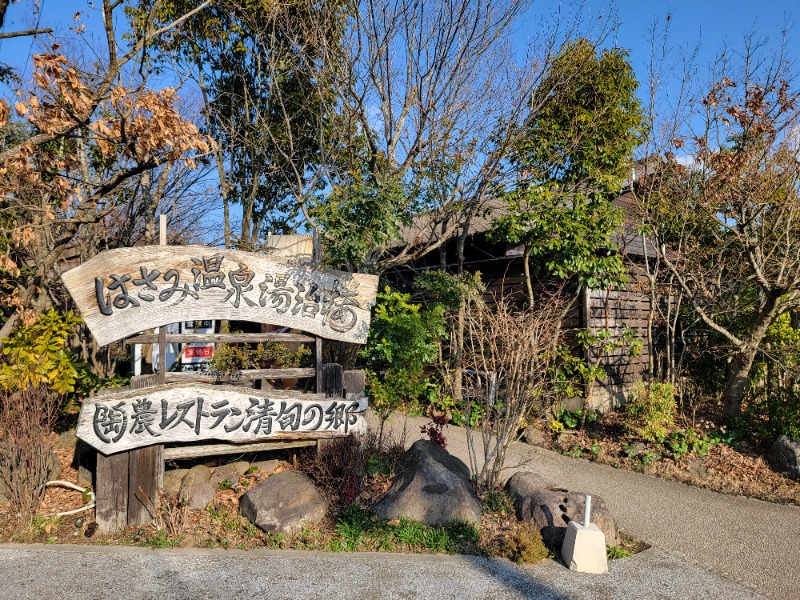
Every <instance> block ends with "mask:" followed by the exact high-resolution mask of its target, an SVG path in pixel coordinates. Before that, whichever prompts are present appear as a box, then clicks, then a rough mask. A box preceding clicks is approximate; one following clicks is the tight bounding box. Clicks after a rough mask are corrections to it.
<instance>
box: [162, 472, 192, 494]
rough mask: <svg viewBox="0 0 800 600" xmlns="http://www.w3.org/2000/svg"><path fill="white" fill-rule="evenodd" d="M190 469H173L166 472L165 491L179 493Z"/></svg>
mask: <svg viewBox="0 0 800 600" xmlns="http://www.w3.org/2000/svg"><path fill="white" fill-rule="evenodd" d="M188 472H189V469H172V470H170V471H165V472H164V488H163V489H164V492H165V493H167V494H177V493H178V492H179V491H180V489H181V484H182V482H183V479H184V477H186V474H187V473H188Z"/></svg>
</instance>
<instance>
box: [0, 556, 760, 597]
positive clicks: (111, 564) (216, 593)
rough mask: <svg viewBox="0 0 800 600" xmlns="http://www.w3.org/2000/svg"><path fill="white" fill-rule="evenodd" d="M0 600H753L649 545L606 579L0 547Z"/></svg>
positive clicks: (444, 565)
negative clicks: (704, 599) (240, 599)
mask: <svg viewBox="0 0 800 600" xmlns="http://www.w3.org/2000/svg"><path fill="white" fill-rule="evenodd" d="M0 574H2V575H3V585H2V586H0V600H20V599H21V598H36V599H37V600H60V599H62V598H91V599H92V600H116V599H120V600H151V599H153V600H154V599H158V600H184V599H185V600H195V599H202V600H216V599H220V600H229V599H230V598H269V599H270V600H280V599H290V598H297V599H302V600H315V599H319V600H331V599H332V598H336V599H337V600H350V599H352V600H390V599H398V598H406V599H411V598H424V599H425V600H440V599H441V600H444V599H448V600H450V599H452V600H469V599H473V598H474V599H476V600H477V599H480V600H485V599H488V598H491V599H492V600H507V599H515V600H516V599H520V598H535V599H537V600H664V599H674V600H687V599H694V598H724V599H725V600H753V599H758V598H763V597H762V596H758V595H756V594H754V593H752V592H751V591H750V590H748V589H745V588H743V587H742V586H739V585H736V584H734V583H731V582H730V581H727V580H725V579H723V578H721V577H718V576H716V575H713V574H711V573H708V572H705V571H703V570H701V569H699V568H697V567H694V566H692V565H687V564H686V562H685V561H682V560H680V559H678V558H675V557H674V556H671V555H669V554H667V553H665V552H663V551H660V550H658V549H655V548H652V549H650V550H646V551H645V552H642V553H640V554H637V555H636V556H632V557H630V558H624V559H620V560H616V561H612V563H611V565H610V566H609V573H608V575H583V574H579V573H573V572H570V571H569V570H568V569H566V568H564V567H563V566H561V565H559V564H557V563H555V562H554V561H551V560H550V561H544V562H543V563H541V564H538V565H533V566H527V567H517V566H515V565H513V564H512V563H510V562H508V561H506V560H493V559H485V558H476V557H469V556H430V555H419V554H405V555H404V554H388V553H376V554H370V553H361V552H359V553H341V554H326V553H316V552H293V551H284V552H277V551H261V550H252V551H249V552H242V551H236V550H229V551H225V550H198V549H191V550H146V549H143V548H124V547H91V546H88V547H87V546H43V545H36V546H14V545H13V544H9V545H4V546H0Z"/></svg>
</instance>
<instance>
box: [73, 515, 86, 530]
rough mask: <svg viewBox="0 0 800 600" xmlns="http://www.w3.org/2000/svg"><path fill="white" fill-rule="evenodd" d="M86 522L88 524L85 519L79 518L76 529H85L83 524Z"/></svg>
mask: <svg viewBox="0 0 800 600" xmlns="http://www.w3.org/2000/svg"><path fill="white" fill-rule="evenodd" d="M85 522H86V519H84V518H83V517H78V518H77V519H75V527H76V529H80V528H81V527H83V524H84V523H85Z"/></svg>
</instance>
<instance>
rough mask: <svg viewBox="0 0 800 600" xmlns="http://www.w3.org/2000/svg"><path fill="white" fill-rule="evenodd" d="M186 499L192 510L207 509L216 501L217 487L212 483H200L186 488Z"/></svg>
mask: <svg viewBox="0 0 800 600" xmlns="http://www.w3.org/2000/svg"><path fill="white" fill-rule="evenodd" d="M185 494H186V496H185V497H186V501H187V504H188V506H189V508H190V509H192V510H205V508H206V507H207V506H208V505H209V504H211V503H212V502H213V501H214V496H216V494H217V488H215V487H214V486H213V485H211V484H210V483H198V484H196V485H193V486H191V487H190V488H188V489H186V490H185Z"/></svg>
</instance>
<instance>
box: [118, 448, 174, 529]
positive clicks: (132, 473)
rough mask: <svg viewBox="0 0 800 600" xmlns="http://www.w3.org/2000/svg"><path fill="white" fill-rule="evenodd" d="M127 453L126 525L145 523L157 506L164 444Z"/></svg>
mask: <svg viewBox="0 0 800 600" xmlns="http://www.w3.org/2000/svg"><path fill="white" fill-rule="evenodd" d="M122 454H127V455H128V527H135V526H137V525H145V524H147V523H149V522H150V521H151V520H152V519H153V517H155V516H156V513H157V512H158V507H159V500H158V472H159V471H160V470H161V469H162V468H163V464H164V446H161V445H156V446H146V447H144V448H137V449H136V450H131V451H130V452H122Z"/></svg>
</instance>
